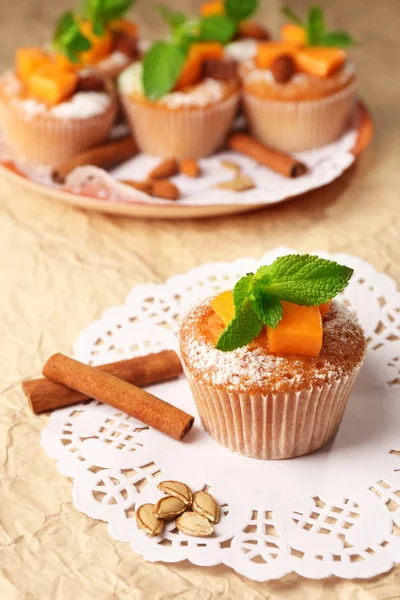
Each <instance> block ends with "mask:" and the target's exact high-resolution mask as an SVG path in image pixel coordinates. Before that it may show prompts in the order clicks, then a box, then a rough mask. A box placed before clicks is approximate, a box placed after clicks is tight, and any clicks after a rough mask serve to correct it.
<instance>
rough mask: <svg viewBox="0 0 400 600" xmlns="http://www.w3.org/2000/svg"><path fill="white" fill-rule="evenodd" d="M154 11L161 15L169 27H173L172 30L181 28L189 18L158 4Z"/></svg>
mask: <svg viewBox="0 0 400 600" xmlns="http://www.w3.org/2000/svg"><path fill="white" fill-rule="evenodd" d="M154 9H155V10H156V11H157V12H158V13H159V15H160V16H161V17H162V18H163V20H164V21H165V22H166V23H167V25H169V27H171V29H176V28H177V27H181V26H182V25H183V24H184V23H186V21H187V17H186V16H185V15H184V13H182V12H178V11H175V10H172V9H171V8H168V6H163V5H162V4H157V5H156V6H155V7H154Z"/></svg>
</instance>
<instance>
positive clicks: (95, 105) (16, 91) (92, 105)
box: [2, 71, 111, 119]
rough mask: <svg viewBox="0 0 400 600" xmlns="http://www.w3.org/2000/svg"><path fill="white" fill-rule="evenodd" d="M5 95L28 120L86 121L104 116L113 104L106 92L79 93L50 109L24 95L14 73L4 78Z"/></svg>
mask: <svg viewBox="0 0 400 600" xmlns="http://www.w3.org/2000/svg"><path fill="white" fill-rule="evenodd" d="M2 89H3V93H4V94H5V95H7V96H8V98H9V102H10V104H12V105H14V106H16V107H17V108H18V109H20V110H22V111H23V112H24V114H25V117H26V118H27V119H29V118H32V117H35V116H37V115H49V116H53V117H56V118H58V119H86V118H88V117H94V116H95V115H100V114H103V113H104V112H105V111H106V109H107V108H108V107H109V106H110V104H111V97H110V96H109V95H108V94H107V93H105V92H78V93H76V94H74V95H73V96H72V98H70V99H69V100H66V101H65V102H60V104H57V105H55V106H52V107H51V108H49V107H48V106H46V104H44V103H43V102H40V101H39V100H36V99H35V98H27V97H26V96H23V95H22V91H23V89H22V85H21V82H20V81H19V79H18V77H17V76H16V74H15V73H14V72H13V71H10V72H8V73H6V74H5V75H4V76H3V78H2Z"/></svg>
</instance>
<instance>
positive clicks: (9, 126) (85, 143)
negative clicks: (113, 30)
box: [0, 48, 117, 168]
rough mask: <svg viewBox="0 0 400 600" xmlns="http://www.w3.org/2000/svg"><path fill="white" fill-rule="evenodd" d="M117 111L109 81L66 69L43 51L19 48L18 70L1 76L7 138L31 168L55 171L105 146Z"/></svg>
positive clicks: (1, 122) (0, 106)
mask: <svg viewBox="0 0 400 600" xmlns="http://www.w3.org/2000/svg"><path fill="white" fill-rule="evenodd" d="M116 111H117V101H116V94H115V91H114V86H113V85H112V83H111V82H110V81H107V80H104V79H102V78H99V76H98V75H96V74H94V73H91V72H80V73H77V72H74V71H71V70H69V69H65V68H62V67H61V66H60V65H59V64H57V63H56V62H55V61H54V60H53V57H52V56H50V55H48V54H46V53H45V52H44V51H43V50H42V49H40V48H21V49H19V50H18V51H17V58H16V69H15V71H14V70H12V71H8V72H7V73H5V74H4V75H3V76H2V77H1V78H0V128H1V132H2V137H3V140H4V143H5V145H6V147H7V149H8V151H9V153H10V154H11V156H12V158H13V159H14V160H16V161H18V162H19V163H20V164H21V165H24V166H26V167H45V168H49V167H54V166H57V165H59V164H61V163H62V162H64V161H65V160H68V159H69V158H72V157H73V156H75V155H76V154H78V153H80V152H83V151H84V150H88V149H89V148H91V147H93V146H96V145H98V144H100V143H102V142H104V141H105V140H106V139H107V137H108V134H109V131H110V129H111V127H112V125H113V122H114V120H115V116H116Z"/></svg>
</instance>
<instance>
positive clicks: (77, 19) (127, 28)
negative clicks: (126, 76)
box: [52, 0, 140, 79]
mask: <svg viewBox="0 0 400 600" xmlns="http://www.w3.org/2000/svg"><path fill="white" fill-rule="evenodd" d="M132 4H133V2H132V1H131V2H129V1H128V2H123V3H120V4H119V5H118V6H113V7H111V8H110V6H109V5H107V4H106V3H97V4H96V3H94V2H89V1H88V0H87V1H86V2H85V3H84V5H83V7H82V9H81V10H80V11H67V12H65V13H63V14H62V15H61V16H60V18H59V20H58V23H57V25H56V31H55V35H54V38H53V41H52V51H53V52H54V58H55V60H56V61H57V62H58V63H59V64H60V65H61V66H62V67H64V68H69V69H72V70H79V69H84V68H91V69H95V70H96V71H98V72H99V73H100V74H101V75H103V76H105V77H111V78H112V79H115V78H116V77H117V76H118V75H119V74H120V73H121V71H123V70H124V69H125V68H126V67H127V66H128V65H129V64H130V63H131V62H133V61H134V60H136V59H137V58H138V57H139V56H140V50H139V44H138V27H137V25H136V23H134V22H133V21H130V20H128V19H126V18H125V17H124V15H125V13H126V11H127V10H128V9H129V8H130V6H131V5H132Z"/></svg>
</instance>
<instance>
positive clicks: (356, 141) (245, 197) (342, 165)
mask: <svg viewBox="0 0 400 600" xmlns="http://www.w3.org/2000/svg"><path fill="white" fill-rule="evenodd" d="M372 133H373V125H372V119H371V116H370V114H369V112H368V110H367V109H366V107H365V105H364V104H363V103H362V102H359V103H358V105H357V109H356V114H355V117H354V121H353V123H352V125H351V126H350V128H349V129H348V130H347V131H346V132H345V133H344V134H343V136H342V138H340V140H338V141H337V142H335V143H334V144H331V145H329V146H324V147H322V148H319V149H317V150H312V151H308V152H303V153H300V154H298V156H299V157H301V159H302V160H304V162H306V164H308V165H309V167H310V172H309V173H308V174H307V175H305V176H303V177H299V178H297V179H287V178H285V177H283V176H280V175H277V174H275V173H273V172H272V171H270V170H269V169H267V168H265V167H262V166H260V165H257V164H256V163H255V162H254V161H253V160H252V159H249V158H247V157H244V156H241V155H238V154H236V153H233V152H229V153H228V152H224V153H220V154H216V155H214V156H212V157H209V158H206V159H204V160H203V161H202V164H203V165H204V170H205V171H207V173H208V174H207V176H206V177H202V178H201V180H192V181H189V178H184V179H182V177H184V176H179V177H180V178H181V179H180V180H179V179H178V185H182V186H184V187H185V190H184V191H185V193H184V197H183V199H182V200H180V201H178V202H169V201H165V200H162V199H159V198H150V197H149V196H147V195H146V194H143V193H142V192H138V191H137V190H133V189H132V188H128V187H127V186H121V185H118V186H117V189H116V190H115V189H114V190H113V191H111V192H110V191H109V190H108V191H107V184H109V183H110V181H111V182H112V180H111V178H110V176H109V175H108V174H107V173H106V172H105V171H103V170H101V169H97V170H96V171H95V175H96V177H98V182H99V186H100V187H101V188H102V189H101V190H100V191H98V192H97V195H96V196H93V195H90V194H91V192H87V193H85V194H84V193H78V192H72V191H66V190H65V189H63V188H62V187H60V186H55V185H52V184H50V183H48V182H47V181H46V180H43V179H42V178H41V177H40V176H37V177H36V175H35V177H36V179H35V177H34V176H33V175H32V174H29V175H28V174H27V173H25V172H24V171H22V170H21V169H20V168H19V167H18V166H17V165H16V164H15V163H14V162H12V161H10V160H2V161H0V172H1V173H3V174H4V176H6V177H8V178H9V179H10V180H12V181H14V182H15V183H17V184H19V185H20V186H22V187H23V188H24V189H25V190H26V191H27V192H36V193H39V194H42V195H44V196H46V197H47V198H50V199H51V200H54V201H57V202H62V203H64V204H67V205H70V206H75V207H77V208H83V209H85V210H94V211H100V212H105V213H112V214H119V215H125V216H130V217H143V218H154V219H192V218H201V217H213V216H219V215H228V214H235V213H242V212H248V211H252V210H256V209H258V208H262V207H265V206H271V205H273V204H276V203H279V202H284V201H285V200H288V199H290V198H294V197H296V196H300V195H302V194H304V193H306V192H308V191H310V190H313V189H317V188H319V187H322V186H324V185H327V184H329V183H331V182H332V181H334V180H335V179H337V178H338V177H340V175H342V173H343V172H344V171H345V170H346V169H348V168H349V167H350V166H351V165H352V164H353V162H354V161H355V160H356V159H357V157H358V156H359V155H360V154H361V152H363V151H364V150H365V148H366V147H367V146H368V144H369V143H370V140H371V137H372ZM221 158H225V159H227V158H230V159H231V160H235V161H236V162H239V163H240V164H241V165H242V166H243V170H244V171H245V172H246V171H247V172H248V174H249V175H250V176H252V177H253V178H254V180H255V182H256V184H257V187H256V188H254V189H253V190H249V191H247V192H240V193H234V192H230V191H227V190H222V189H219V190H217V189H216V188H215V183H216V182H217V181H220V180H221V173H222V172H223V171H226V172H225V174H224V175H223V177H224V180H226V179H229V178H230V177H231V174H230V173H228V172H227V171H228V170H227V169H221V167H220V162H219V161H220V159H221ZM143 159H145V160H146V165H149V164H151V161H152V160H154V158H152V157H145V156H144V155H139V157H135V158H134V159H132V162H130V163H129V164H127V163H125V164H124V165H121V166H120V167H118V168H116V169H114V170H113V172H112V175H113V176H114V178H117V177H118V178H121V179H123V178H125V179H127V178H130V179H135V178H136V179H139V178H143V175H142V177H140V175H139V176H136V177H134V176H132V173H134V172H135V169H137V172H139V173H143V171H142V166H143V162H139V161H143ZM130 165H132V167H131V166H130ZM82 169H87V167H82ZM74 173H78V170H77V169H76V170H75V172H74ZM129 174H131V176H130V177H129ZM43 181H46V183H44V182H43ZM114 187H115V184H114ZM198 188H200V189H199V190H198Z"/></svg>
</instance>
